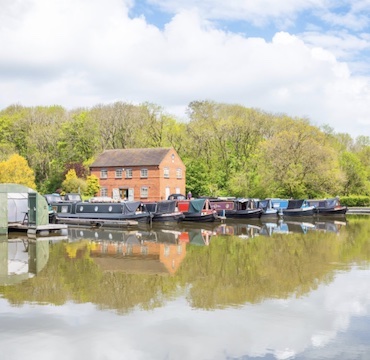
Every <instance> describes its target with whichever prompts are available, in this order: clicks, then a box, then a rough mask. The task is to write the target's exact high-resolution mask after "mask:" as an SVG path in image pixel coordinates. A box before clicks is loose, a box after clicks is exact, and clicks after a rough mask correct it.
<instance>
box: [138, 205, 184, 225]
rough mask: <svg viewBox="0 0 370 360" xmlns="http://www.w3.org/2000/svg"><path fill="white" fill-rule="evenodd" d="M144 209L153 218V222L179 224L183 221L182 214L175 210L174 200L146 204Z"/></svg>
mask: <svg viewBox="0 0 370 360" xmlns="http://www.w3.org/2000/svg"><path fill="white" fill-rule="evenodd" d="M145 207H146V209H147V211H149V212H150V213H151V214H152V215H153V217H152V221H153V222H161V223H166V222H179V221H182V220H183V219H184V217H185V216H184V214H183V213H182V212H181V211H178V209H177V201H176V200H162V201H158V202H153V203H146V204H145Z"/></svg>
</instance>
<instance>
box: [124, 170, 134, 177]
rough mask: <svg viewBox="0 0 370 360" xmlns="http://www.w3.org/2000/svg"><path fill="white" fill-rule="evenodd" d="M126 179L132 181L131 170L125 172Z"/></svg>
mask: <svg viewBox="0 0 370 360" xmlns="http://www.w3.org/2000/svg"><path fill="white" fill-rule="evenodd" d="M125 174H126V179H132V169H126V170H125Z"/></svg>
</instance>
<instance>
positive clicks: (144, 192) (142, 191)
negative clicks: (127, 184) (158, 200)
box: [140, 186, 149, 198]
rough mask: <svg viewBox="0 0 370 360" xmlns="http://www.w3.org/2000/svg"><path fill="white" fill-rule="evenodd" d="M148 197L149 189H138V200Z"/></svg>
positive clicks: (145, 187) (143, 187)
mask: <svg viewBox="0 0 370 360" xmlns="http://www.w3.org/2000/svg"><path fill="white" fill-rule="evenodd" d="M148 197H149V187H148V186H142V187H141V188H140V198H148Z"/></svg>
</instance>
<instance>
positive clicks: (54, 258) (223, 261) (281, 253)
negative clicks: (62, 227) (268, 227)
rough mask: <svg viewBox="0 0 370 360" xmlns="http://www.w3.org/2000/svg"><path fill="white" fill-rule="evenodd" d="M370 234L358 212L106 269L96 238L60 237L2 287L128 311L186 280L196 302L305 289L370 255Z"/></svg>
mask: <svg viewBox="0 0 370 360" xmlns="http://www.w3.org/2000/svg"><path fill="white" fill-rule="evenodd" d="M369 235H370V221H369V219H368V218H353V219H352V220H351V221H350V222H349V223H348V224H347V226H346V228H343V229H342V230H341V232H340V233H339V234H335V233H322V232H314V231H313V232H309V233H307V234H304V235H303V234H290V235H284V234H275V235H273V236H271V237H255V238H250V239H247V240H245V239H240V238H237V237H232V236H227V237H226V236H220V237H216V236H215V237H212V239H211V241H210V245H209V246H196V245H191V244H189V245H188V247H187V255H186V258H185V259H184V261H183V262H182V264H181V266H180V269H179V270H178V272H177V273H176V274H175V275H174V276H163V275H161V276H159V275H153V274H126V273H122V272H103V271H102V270H101V268H100V267H99V266H97V265H96V264H95V263H94V261H93V260H92V259H91V257H90V248H89V246H90V245H89V242H86V243H83V242H80V243H76V245H75V246H76V249H71V248H68V247H67V246H66V244H65V243H57V244H54V245H52V246H51V249H50V257H49V261H48V264H47V266H45V268H44V269H43V270H42V271H41V272H40V273H39V274H38V275H37V276H36V277H34V278H32V279H29V280H27V281H25V282H23V283H22V284H18V285H15V286H8V287H0V294H1V295H2V296H3V297H4V298H7V299H8V300H9V301H10V302H11V303H13V304H15V305H17V304H22V303H24V302H38V303H52V304H56V305H60V304H63V303H65V302H66V301H74V302H81V303H82V302H92V303H95V304H97V305H98V306H99V308H101V309H117V310H118V312H120V313H125V312H128V311H130V310H132V309H133V308H134V307H141V308H143V309H152V308H155V307H158V306H162V305H163V303H164V302H165V301H166V300H168V299H170V298H171V297H173V296H175V295H176V292H177V291H179V290H178V289H179V285H181V286H182V287H183V288H185V287H188V286H189V287H190V290H189V293H188V299H189V302H190V303H191V305H192V306H194V307H201V308H207V309H212V308H216V307H226V306H230V305H242V304H244V303H246V302H250V303H257V302H259V301H262V300H264V299H267V298H286V297H288V296H291V295H294V294H295V295H296V296H302V295H304V294H306V293H308V292H309V291H310V290H312V289H315V288H316V287H317V286H318V285H319V284H320V283H323V282H324V283H325V282H330V281H331V280H332V277H333V274H334V271H335V270H337V269H339V268H341V269H346V268H347V266H348V264H349V263H353V262H357V263H362V262H365V261H368V260H369V259H370V241H369V240H370V236H369ZM67 250H68V252H67ZM71 252H73V254H74V258H71V257H70V256H69V255H68V253H69V254H70V253H71ZM143 261H145V260H143ZM180 289H181V287H180Z"/></svg>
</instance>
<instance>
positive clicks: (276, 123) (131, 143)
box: [0, 101, 370, 197]
mask: <svg viewBox="0 0 370 360" xmlns="http://www.w3.org/2000/svg"><path fill="white" fill-rule="evenodd" d="M187 113H188V117H189V121H188V122H183V121H178V120H177V119H176V118H175V117H173V116H171V115H169V114H167V113H166V112H165V111H164V110H163V109H162V108H161V107H160V106H158V105H156V104H151V103H143V104H139V105H133V104H128V103H124V102H116V103H113V104H108V105H97V106H95V107H93V108H91V109H87V108H81V109H74V110H71V111H67V110H65V109H63V108H62V107H60V106H51V107H32V108H28V107H22V106H19V105H12V106H10V107H8V108H7V109H4V110H2V111H0V130H1V131H0V161H8V159H9V157H10V156H11V155H12V154H15V153H16V154H19V155H20V156H22V157H23V158H24V159H26V162H28V164H29V167H30V168H31V169H32V170H33V172H34V183H36V185H37V189H38V190H39V191H41V192H44V193H46V192H53V191H55V190H56V189H58V188H60V187H61V186H62V183H63V181H65V179H66V174H67V173H68V171H69V170H71V169H74V170H75V171H76V175H77V178H81V179H82V180H83V181H84V182H86V180H87V176H88V164H89V163H91V162H92V161H93V159H94V158H95V156H97V155H98V154H100V153H101V152H102V151H103V150H105V149H114V148H143V147H169V146H173V147H174V148H175V149H176V151H177V152H178V154H179V155H180V157H181V158H182V159H183V161H184V163H185V165H186V166H187V173H186V182H187V191H188V190H191V192H192V193H193V195H194V196H198V195H209V196H226V195H228V196H244V197H269V196H281V197H321V196H334V195H347V194H356V193H357V194H362V195H370V161H369V158H370V156H369V154H370V138H369V137H364V136H362V137H359V138H357V139H352V138H351V136H350V135H348V134H336V133H335V132H334V130H333V129H331V128H329V127H328V126H326V127H325V126H324V127H323V128H322V129H320V128H318V127H316V126H313V125H311V124H310V122H309V121H308V120H307V119H295V118H291V117H289V116H287V115H285V114H271V113H267V112H264V111H262V110H258V109H253V108H245V107H243V106H241V105H238V104H223V103H216V102H212V101H194V102H191V103H190V104H189V106H188V109H187ZM0 171H1V169H0ZM3 173H4V171H3ZM98 186H99V185H98V184H95V182H94V181H93V182H92V187H93V188H94V189H95V191H96V189H97V188H98ZM86 191H87V190H86ZM91 191H94V190H91Z"/></svg>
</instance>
